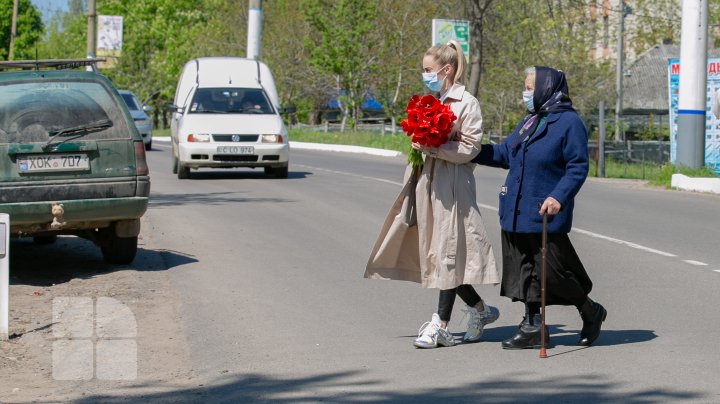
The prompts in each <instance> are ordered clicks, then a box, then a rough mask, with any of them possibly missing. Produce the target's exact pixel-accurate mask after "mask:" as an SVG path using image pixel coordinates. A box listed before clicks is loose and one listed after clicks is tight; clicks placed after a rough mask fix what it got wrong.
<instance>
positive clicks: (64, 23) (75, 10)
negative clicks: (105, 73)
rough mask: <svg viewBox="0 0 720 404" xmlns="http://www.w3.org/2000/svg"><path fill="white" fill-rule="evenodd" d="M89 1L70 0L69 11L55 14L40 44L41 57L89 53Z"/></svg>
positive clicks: (68, 57)
mask: <svg viewBox="0 0 720 404" xmlns="http://www.w3.org/2000/svg"><path fill="white" fill-rule="evenodd" d="M86 9H87V2H86V1H85V0H70V1H69V2H68V11H67V12H65V13H61V14H55V15H53V16H52V17H51V18H50V20H49V22H48V27H47V31H46V33H45V37H44V38H43V41H42V42H41V43H40V44H39V46H38V57H39V58H41V59H71V58H83V57H85V56H86V54H87V15H86Z"/></svg>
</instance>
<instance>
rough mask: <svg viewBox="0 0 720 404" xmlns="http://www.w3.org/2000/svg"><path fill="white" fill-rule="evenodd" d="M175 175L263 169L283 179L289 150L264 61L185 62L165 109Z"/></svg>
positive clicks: (278, 104)
mask: <svg viewBox="0 0 720 404" xmlns="http://www.w3.org/2000/svg"><path fill="white" fill-rule="evenodd" d="M169 107H170V110H171V112H172V115H173V116H172V119H171V123H170V134H171V137H172V153H173V173H174V174H177V176H178V178H179V179H185V178H189V177H190V169H191V168H192V169H198V168H200V167H209V168H227V167H252V168H255V167H263V168H264V169H265V173H266V174H272V175H274V176H276V177H278V178H287V176H288V162H289V154H290V146H289V144H288V134H287V129H286V128H285V124H284V123H283V121H282V118H281V117H280V111H281V108H280V100H279V98H278V94H277V89H276V88H275V82H274V81H273V77H272V74H271V73H270V69H268V67H267V65H265V64H264V63H262V62H260V61H257V60H252V59H243V58H234V57H205V58H198V59H193V60H191V61H189V62H187V63H186V64H185V67H184V68H183V71H182V74H181V75H180V80H179V81H178V85H177V89H176V91H175V100H174V103H173V104H172V105H170V106H169Z"/></svg>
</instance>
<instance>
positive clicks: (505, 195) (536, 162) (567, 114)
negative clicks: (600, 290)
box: [473, 66, 607, 349]
mask: <svg viewBox="0 0 720 404" xmlns="http://www.w3.org/2000/svg"><path fill="white" fill-rule="evenodd" d="M522 95H523V102H524V104H525V107H526V109H527V115H526V116H525V117H523V119H522V120H521V121H520V122H519V123H518V125H517V126H516V127H515V130H514V131H513V132H512V134H511V135H510V136H508V137H507V138H505V141H504V142H503V143H502V144H496V145H483V146H482V149H481V151H480V154H479V155H478V156H477V157H475V158H474V159H473V162H475V163H478V164H484V165H489V166H495V167H503V168H505V169H509V171H508V175H507V178H506V179H505V184H504V185H503V186H502V187H501V188H500V206H499V215H500V225H501V228H502V255H503V265H502V267H503V277H502V283H501V289H500V294H501V295H502V296H506V297H509V298H510V299H512V300H513V301H521V302H523V303H525V317H524V319H523V321H522V323H521V324H520V326H519V327H518V331H517V334H516V335H515V336H513V337H512V338H510V339H508V340H505V341H503V343H502V347H503V348H505V349H524V348H540V344H541V342H540V341H541V330H540V277H539V275H540V271H539V268H540V259H541V251H540V250H541V242H542V217H543V215H546V214H547V215H548V238H547V253H546V257H547V261H546V264H547V287H546V302H547V304H548V305H553V304H554V305H566V306H567V305H573V306H576V307H577V308H578V311H579V312H580V317H581V318H582V321H583V327H582V331H581V332H580V340H579V341H578V345H581V346H588V345H590V344H592V343H593V342H594V341H595V340H596V339H597V338H598V336H599V335H600V327H601V325H602V322H603V321H604V320H605V317H606V316H607V311H605V308H604V307H603V306H601V305H600V304H599V303H596V302H594V301H592V300H590V298H589V297H588V294H589V293H590V290H591V289H592V281H591V280H590V277H589V276H588V274H587V272H585V268H584V267H583V264H582V262H580V258H579V257H578V255H577V253H576V252H575V249H574V248H573V245H572V244H571V243H570V239H569V238H568V233H569V232H570V229H571V227H572V217H573V206H574V204H575V201H574V198H575V195H576V194H577V193H578V191H580V187H581V186H582V184H583V183H584V182H585V178H586V177H587V172H588V153H587V131H586V130H585V126H584V125H583V123H582V121H581V120H580V117H578V115H577V113H576V112H575V110H574V109H573V107H572V101H571V100H570V97H569V92H568V86H567V81H566V80H565V74H564V73H563V72H561V71H558V70H555V69H551V68H549V67H540V66H536V67H531V68H528V69H526V70H525V91H523V94H522ZM545 332H546V333H547V329H546V331H545ZM546 335H547V334H546ZM546 341H549V338H548V339H547V340H546Z"/></svg>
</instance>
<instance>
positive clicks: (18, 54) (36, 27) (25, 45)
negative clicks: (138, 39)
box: [0, 0, 45, 60]
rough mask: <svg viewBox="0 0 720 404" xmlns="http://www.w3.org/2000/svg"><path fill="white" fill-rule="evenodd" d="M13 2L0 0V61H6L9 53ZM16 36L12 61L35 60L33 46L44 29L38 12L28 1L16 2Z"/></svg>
mask: <svg viewBox="0 0 720 404" xmlns="http://www.w3.org/2000/svg"><path fill="white" fill-rule="evenodd" d="M12 14H13V0H0V60H6V59H7V57H8V54H9V52H10V28H11V24H12ZM16 27H17V28H16V35H15V41H14V45H13V48H14V49H13V53H14V55H13V59H15V60H21V59H35V45H36V44H37V43H38V42H39V41H40V40H41V38H42V36H43V33H44V30H45V27H44V25H43V22H42V16H41V15H40V11H38V9H37V8H35V6H34V5H33V4H32V3H31V2H30V0H18V14H17V23H16Z"/></svg>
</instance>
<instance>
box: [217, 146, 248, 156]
mask: <svg viewBox="0 0 720 404" xmlns="http://www.w3.org/2000/svg"><path fill="white" fill-rule="evenodd" d="M217 154H255V147H253V146H218V147H217Z"/></svg>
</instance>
